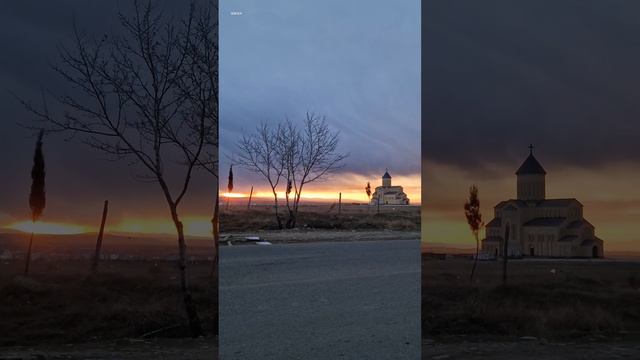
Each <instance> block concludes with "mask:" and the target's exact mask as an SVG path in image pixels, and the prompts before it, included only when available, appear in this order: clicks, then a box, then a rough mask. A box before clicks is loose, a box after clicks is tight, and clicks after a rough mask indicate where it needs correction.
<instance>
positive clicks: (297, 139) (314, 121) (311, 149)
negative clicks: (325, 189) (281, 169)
mask: <svg viewBox="0 0 640 360" xmlns="http://www.w3.org/2000/svg"><path fill="white" fill-rule="evenodd" d="M293 132H294V133H295V135H293V134H292V135H290V136H289V137H288V139H289V141H290V142H291V143H292V145H290V146H288V147H287V148H288V149H289V151H290V152H293V153H292V154H290V155H289V157H288V158H289V159H292V160H290V161H288V162H285V163H286V165H287V171H288V172H289V173H290V174H291V181H292V184H293V190H294V200H293V211H292V212H291V214H290V218H289V220H288V221H287V227H288V228H293V227H295V225H296V221H297V217H298V210H299V206H300V199H301V197H302V191H303V189H304V186H305V185H307V184H309V183H312V182H316V181H322V180H325V179H326V178H327V177H328V176H330V175H331V174H332V173H334V172H336V171H337V170H339V169H340V168H342V166H343V161H344V160H345V159H346V158H347V156H348V155H347V154H342V153H340V152H339V150H338V144H339V140H340V133H339V132H337V131H336V132H334V131H332V130H331V129H330V128H329V124H328V123H327V120H326V118H325V117H318V116H316V115H314V114H310V113H307V114H306V117H305V120H304V123H303V126H302V128H301V129H300V130H295V128H294V131H293Z"/></svg>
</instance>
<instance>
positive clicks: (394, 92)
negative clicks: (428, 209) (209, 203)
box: [220, 0, 421, 204]
mask: <svg viewBox="0 0 640 360" xmlns="http://www.w3.org/2000/svg"><path fill="white" fill-rule="evenodd" d="M306 112H311V113H315V114H316V115H320V116H326V119H327V122H328V123H329V125H330V126H331V128H332V129H333V130H334V131H339V133H340V151H341V152H342V153H348V154H349V157H348V158H347V160H346V162H345V166H344V168H343V169H342V170H341V171H340V172H339V173H337V174H334V175H333V176H332V177H331V178H329V179H327V180H326V181H323V182H321V183H315V184H309V185H308V188H307V190H306V194H307V199H306V200H308V201H336V200H337V198H338V193H339V192H342V196H343V199H344V200H355V201H366V199H367V197H366V194H365V191H364V187H365V185H366V182H367V181H369V182H371V186H372V187H375V186H378V185H380V182H381V176H382V175H383V174H384V172H385V169H386V168H388V169H389V172H390V174H391V175H392V176H393V183H394V185H402V186H404V190H405V192H406V193H407V194H408V196H409V198H410V199H411V201H412V203H414V204H419V203H420V196H421V191H420V186H421V182H420V166H421V165H420V1H418V0H403V1H394V2H390V1H382V0H372V1H367V2H360V1H340V0H326V1H315V0H295V1H294V0H271V1H262V0H234V1H225V2H222V3H221V4H220V141H221V156H222V158H221V166H220V169H221V184H220V185H221V187H222V188H223V189H226V185H227V183H226V177H227V172H228V170H229V166H230V164H231V162H232V161H231V160H230V159H231V158H232V157H233V156H234V155H235V154H236V153H237V147H236V143H237V141H238V139H239V137H240V136H241V134H243V133H248V132H251V131H253V130H254V129H255V127H256V125H258V124H259V123H260V122H268V123H277V122H279V121H282V120H284V119H285V118H287V117H288V118H289V119H291V120H292V121H294V122H300V121H301V120H302V119H303V118H304V116H305V114H306ZM234 175H235V176H234V193H235V195H237V196H246V195H248V193H249V191H250V188H251V186H254V187H255V192H256V193H257V194H258V195H260V196H266V195H267V191H268V189H269V188H268V185H267V183H266V181H264V180H262V179H261V178H259V177H258V176H256V175H255V174H252V173H251V172H250V171H248V170H247V169H243V168H238V167H234ZM283 190H284V189H283ZM243 201H244V200H243Z"/></svg>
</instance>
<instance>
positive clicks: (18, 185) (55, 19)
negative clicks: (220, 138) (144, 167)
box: [0, 0, 215, 232]
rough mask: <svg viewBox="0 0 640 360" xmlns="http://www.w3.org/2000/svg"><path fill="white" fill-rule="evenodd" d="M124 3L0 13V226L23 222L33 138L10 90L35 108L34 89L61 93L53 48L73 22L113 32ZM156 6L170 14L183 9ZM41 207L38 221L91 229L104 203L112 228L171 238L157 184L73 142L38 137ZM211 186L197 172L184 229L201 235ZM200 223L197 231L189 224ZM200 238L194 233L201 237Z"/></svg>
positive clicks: (32, 1) (33, 5)
mask: <svg viewBox="0 0 640 360" xmlns="http://www.w3.org/2000/svg"><path fill="white" fill-rule="evenodd" d="M130 4H131V2H130V1H125V0H119V1H91V2H87V1H82V0H60V1H55V2H47V1H37V0H27V1H10V2H5V3H3V9H2V12H0V47H1V48H2V54H3V55H2V56H0V84H1V85H0V86H1V89H0V109H2V111H1V118H0V164H1V168H2V172H1V175H0V176H1V177H2V186H1V187H0V228H1V227H6V226H10V225H12V224H14V223H15V222H19V221H23V220H26V219H28V218H29V214H30V210H29V203H28V196H29V187H30V184H31V179H30V171H31V165H32V156H33V149H34V144H35V138H34V137H32V134H30V133H29V131H27V130H25V129H24V128H22V127H21V126H20V124H26V123H28V122H30V121H31V120H32V119H33V117H32V116H31V115H30V114H29V113H28V112H26V111H25V110H24V109H23V108H22V106H21V105H20V104H19V103H18V102H17V101H16V99H15V98H14V97H13V96H12V95H11V94H10V92H13V93H16V94H17V95H19V96H21V97H23V98H25V99H27V100H30V101H33V102H34V103H38V102H39V101H40V99H41V95H40V94H41V89H46V90H50V91H52V92H54V93H57V94H61V93H69V92H70V91H71V92H72V91H73V90H71V89H69V88H68V87H67V86H66V85H65V84H64V82H63V81H61V79H60V77H59V76H58V75H57V74H55V73H54V72H53V71H52V70H51V68H50V65H52V64H57V63H59V61H58V57H57V47H58V46H60V45H65V44H66V45H70V44H72V34H73V21H74V19H75V21H76V24H77V26H78V28H79V29H80V30H81V31H82V32H83V33H85V34H88V35H89V34H91V35H96V36H100V35H102V34H103V33H110V34H112V33H114V32H117V31H118V21H117V13H118V10H119V9H120V10H122V11H123V12H125V13H127V12H130V9H131V7H130ZM170 4H171V6H172V7H168V5H169V3H166V4H164V5H161V6H163V7H164V8H165V9H166V10H168V11H170V12H171V13H173V14H176V13H179V12H180V11H184V10H185V9H186V8H187V7H186V5H180V3H179V2H170ZM44 152H45V160H46V164H47V195H48V203H47V208H46V209H45V212H44V216H43V219H42V220H43V221H46V222H64V223H71V224H81V225H89V226H94V225H97V224H98V223H99V220H100V213H101V211H102V202H103V201H104V200H105V199H108V200H109V201H110V217H109V220H108V226H109V227H110V228H111V229H114V230H134V231H135V230H144V228H147V229H151V230H154V231H162V232H172V231H173V230H172V229H171V225H170V224H168V223H167V222H166V219H167V218H168V215H169V213H168V210H167V207H166V205H165V202H164V200H163V198H162V195H161V192H160V189H159V187H158V185H157V184H150V183H142V182H139V181H136V180H135V179H134V175H136V174H140V171H138V169H139V168H136V167H130V166H128V164H127V162H113V161H108V160H106V156H104V155H103V154H101V153H100V152H97V151H94V150H91V149H90V148H88V147H87V146H85V145H84V144H82V143H81V142H80V141H79V139H75V140H72V141H69V142H66V141H65V136H61V135H51V136H47V137H46V138H45V144H44ZM214 186H215V185H214V184H213V183H212V180H211V179H210V178H209V177H207V176H205V175H204V174H198V175H197V177H196V179H195V183H194V187H193V189H192V190H193V191H192V193H191V195H190V196H189V197H188V198H187V199H186V203H185V204H184V209H183V210H184V215H185V217H187V218H186V219H185V220H186V221H185V222H186V224H187V225H186V226H187V228H189V227H190V226H191V227H196V226H203V227H202V228H201V230H202V229H204V232H206V231H208V230H207V229H208V227H210V225H208V226H207V223H208V219H210V216H211V215H210V214H211V208H212V201H213V200H212V199H213V189H214ZM197 224H200V225H197ZM201 232H202V231H201Z"/></svg>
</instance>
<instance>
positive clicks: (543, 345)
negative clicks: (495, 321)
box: [422, 339, 640, 360]
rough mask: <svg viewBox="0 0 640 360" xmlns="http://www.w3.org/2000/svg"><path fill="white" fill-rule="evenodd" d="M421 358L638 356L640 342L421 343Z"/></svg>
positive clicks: (525, 359) (561, 359)
mask: <svg viewBox="0 0 640 360" xmlns="http://www.w3.org/2000/svg"><path fill="white" fill-rule="evenodd" d="M422 359H423V360H427V359H429V360H445V359H446V360H457V359H465V360H466V359H469V360H476V359H492V360H583V359H590V360H610V359H640V344H639V343H637V342H629V341H609V342H587V343H584V342H583V343H576V342H555V343H552V342H548V341H545V340H539V339H524V340H522V339H513V340H510V341H509V340H504V341H490V340H488V341H480V342H479V341H473V342H472V341H465V340H459V341H455V342H451V343H438V342H434V341H433V340H430V339H426V340H424V341H423V343H422Z"/></svg>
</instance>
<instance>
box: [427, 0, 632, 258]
mask: <svg viewBox="0 0 640 360" xmlns="http://www.w3.org/2000/svg"><path fill="white" fill-rule="evenodd" d="M423 6H425V8H424V14H425V17H424V18H423V24H424V33H423V53H424V54H425V56H423V58H422V60H423V69H422V71H423V72H422V76H423V79H424V86H423V89H422V99H423V100H422V106H423V108H422V109H423V110H422V115H423V122H422V152H423V157H422V169H423V226H422V229H423V240H425V241H427V242H433V243H445V244H455V245H459V246H470V247H471V246H474V244H475V240H474V239H473V237H472V235H471V232H470V231H469V229H468V226H467V225H466V221H465V218H464V212H463V204H464V201H465V198H466V197H467V196H468V188H469V186H470V185H472V184H476V185H477V186H478V187H479V195H480V201H481V209H482V213H483V215H484V219H485V221H487V222H488V221H489V220H490V219H491V218H492V216H493V206H494V205H495V204H497V203H498V202H499V201H501V200H504V199H509V198H515V196H516V195H515V192H516V182H515V181H516V177H515V174H514V173H515V171H516V170H517V168H518V167H519V166H520V164H521V163H522V161H524V159H525V158H526V156H527V155H528V152H529V150H528V148H527V147H528V145H529V144H530V143H532V144H533V145H534V146H535V149H534V154H535V156H536V158H537V159H538V160H539V161H540V163H541V164H542V165H543V166H544V167H545V169H546V171H547V177H546V183H547V197H548V198H550V197H563V198H566V197H575V198H577V199H578V200H579V201H581V202H582V203H583V204H584V215H585V218H587V219H588V220H589V221H590V222H591V223H592V224H594V226H595V228H596V236H598V237H600V238H602V239H604V240H605V251H607V250H610V251H625V250H626V251H631V250H634V251H638V250H640V230H639V229H638V227H637V222H638V221H637V220H638V218H639V216H640V191H639V190H638V188H637V186H636V184H638V183H639V182H640V151H639V150H638V145H637V143H638V141H637V139H638V134H640V121H638V120H639V119H640V102H639V101H638V87H639V85H640V66H639V64H640V38H638V36H637V34H638V33H639V32H640V18H638V17H637V16H636V15H637V14H638V13H639V12H640V3H637V2H630V1H607V2H603V1H583V0H567V1H561V2H558V1H538V0H536V1H517V2H512V1H496V0H488V1H427V2H425V3H424V5H423Z"/></svg>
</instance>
